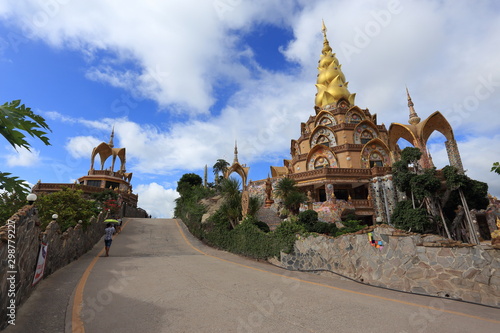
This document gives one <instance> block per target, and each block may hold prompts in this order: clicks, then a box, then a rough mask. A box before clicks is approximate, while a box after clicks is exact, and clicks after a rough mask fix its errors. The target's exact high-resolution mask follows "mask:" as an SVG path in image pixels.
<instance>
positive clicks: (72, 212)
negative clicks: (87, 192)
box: [35, 187, 99, 231]
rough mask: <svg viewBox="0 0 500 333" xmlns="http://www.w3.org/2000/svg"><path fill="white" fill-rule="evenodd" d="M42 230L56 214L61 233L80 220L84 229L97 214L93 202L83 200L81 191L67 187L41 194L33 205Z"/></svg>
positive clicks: (97, 211)
mask: <svg viewBox="0 0 500 333" xmlns="http://www.w3.org/2000/svg"><path fill="white" fill-rule="evenodd" d="M35 205H36V207H37V208H38V214H39V216H40V220H41V222H42V224H41V227H42V230H44V229H45V228H46V227H47V225H48V224H49V223H50V221H52V215H53V214H57V215H58V219H57V222H58V224H59V225H60V227H61V230H62V231H65V230H66V229H68V228H70V227H74V226H75V225H76V224H77V223H78V221H79V220H82V222H83V226H84V227H85V226H86V225H87V224H88V223H89V222H90V218H91V217H92V216H96V215H97V214H99V210H98V209H97V206H96V203H95V201H91V200H87V199H85V198H83V191H82V190H72V189H69V188H67V187H65V188H63V189H62V190H61V191H58V192H54V193H50V194H42V195H40V197H39V198H38V200H37V201H36V203H35Z"/></svg>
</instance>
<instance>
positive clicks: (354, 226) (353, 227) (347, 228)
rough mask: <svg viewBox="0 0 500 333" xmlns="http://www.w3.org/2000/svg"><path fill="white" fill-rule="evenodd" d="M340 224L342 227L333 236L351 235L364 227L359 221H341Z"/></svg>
mask: <svg viewBox="0 0 500 333" xmlns="http://www.w3.org/2000/svg"><path fill="white" fill-rule="evenodd" d="M342 224H343V225H344V227H343V228H340V229H338V231H337V233H336V234H335V236H340V235H345V234H352V233H354V232H356V231H359V230H361V229H363V228H364V227H365V226H364V225H362V224H361V221H359V220H347V221H342Z"/></svg>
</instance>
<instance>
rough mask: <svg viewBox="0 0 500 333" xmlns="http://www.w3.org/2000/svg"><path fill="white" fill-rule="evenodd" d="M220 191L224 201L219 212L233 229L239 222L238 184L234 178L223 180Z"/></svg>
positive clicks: (239, 201)
mask: <svg viewBox="0 0 500 333" xmlns="http://www.w3.org/2000/svg"><path fill="white" fill-rule="evenodd" d="M220 191H221V194H222V198H223V200H224V202H223V203H222V206H221V208H220V210H221V211H222V212H223V214H224V215H225V216H226V217H227V218H228V220H229V222H230V223H231V226H232V227H233V228H235V227H236V225H237V224H238V222H239V221H240V220H241V192H240V182H239V181H238V180H237V179H235V178H229V179H226V178H225V179H223V180H222V181H221V183H220Z"/></svg>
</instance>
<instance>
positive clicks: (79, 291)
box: [71, 220, 130, 333]
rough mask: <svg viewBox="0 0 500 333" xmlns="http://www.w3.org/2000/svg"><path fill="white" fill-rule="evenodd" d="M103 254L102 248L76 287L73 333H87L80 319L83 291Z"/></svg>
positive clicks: (72, 323)
mask: <svg viewBox="0 0 500 333" xmlns="http://www.w3.org/2000/svg"><path fill="white" fill-rule="evenodd" d="M128 221H130V220H127V222H125V224H123V226H122V228H121V231H123V229H124V228H125V226H126V225H127V223H128ZM117 235H118V234H115V236H114V237H113V238H115V237H116V236H117ZM103 253H104V248H102V249H101V251H99V253H98V254H97V255H96V256H95V257H94V259H92V261H91V262H90V264H89V265H88V267H87V269H86V270H85V272H83V275H82V277H81V279H80V281H79V282H78V285H77V286H76V290H75V298H74V299H73V311H72V313H71V331H72V332H73V333H85V327H84V325H83V322H82V318H81V317H80V313H81V311H82V305H83V289H84V288H85V284H86V283H87V279H88V278H89V275H90V272H91V271H92V268H94V265H95V263H96V262H97V260H98V259H99V257H100V256H101V255H102V254H103Z"/></svg>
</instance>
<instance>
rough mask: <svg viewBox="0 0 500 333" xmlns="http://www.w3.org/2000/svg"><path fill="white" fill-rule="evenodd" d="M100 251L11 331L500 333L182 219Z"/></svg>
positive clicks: (450, 306)
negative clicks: (199, 232) (208, 242)
mask: <svg viewBox="0 0 500 333" xmlns="http://www.w3.org/2000/svg"><path fill="white" fill-rule="evenodd" d="M101 248H102V244H101V243H99V244H98V245H97V246H96V247H95V248H94V249H93V250H92V251H91V252H89V253H88V254H86V255H85V256H83V257H82V258H81V259H79V260H77V261H76V262H73V263H71V264H70V265H68V266H67V267H65V268H63V269H61V270H60V271H58V272H56V273H54V274H53V275H52V276H50V277H48V278H47V279H45V280H44V281H42V282H41V283H40V284H39V287H38V288H37V290H36V291H35V292H34V294H33V295H32V297H31V298H30V299H29V300H28V301H27V303H26V304H25V305H23V307H22V308H21V309H19V311H18V317H17V321H16V326H10V327H8V328H7V329H6V330H5V332H6V333H16V332H24V333H28V332H66V333H69V332H88V333H89V332H90V333H94V332H105V333H112V332H120V333H127V332H273V333H279V332H287V333H290V332H369V331H377V332H379V331H380V332H400V333H403V332H454V333H457V332H500V310H499V309H494V308H489V307H483V306H478V305H472V304H468V303H461V302H455V301H450V300H443V299H437V298H430V297H423V296H416V295H409V294H404V293H397V292H393V291H388V290H384V289H379V288H373V287H369V286H365V285H361V284H358V283H354V282H352V281H348V280H345V279H341V278H338V277H335V276H319V275H315V274H308V273H300V272H288V271H285V270H282V269H280V268H278V267H274V266H272V265H269V264H268V263H265V262H256V261H253V260H248V259H245V258H241V257H238V256H235V255H232V254H229V253H226V252H222V251H217V250H214V249H211V248H209V247H206V246H204V245H203V244H201V243H200V242H199V241H198V240H196V239H195V238H193V237H192V236H191V235H189V234H188V233H187V232H186V229H185V227H184V226H183V225H182V223H178V222H176V221H175V220H167V219H128V220H126V224H125V227H124V229H123V231H122V233H120V234H119V235H118V236H117V237H115V239H114V241H113V245H112V247H111V251H110V257H99V256H98V255H99V251H100V250H101ZM100 254H101V255H102V252H101V253H100ZM89 265H91V266H92V265H93V266H92V269H89ZM83 287H84V288H83ZM75 300H76V302H75ZM80 300H82V303H83V304H82V303H80ZM73 303H76V304H77V306H73ZM78 304H82V306H81V309H80V311H79V309H78V308H79V307H78ZM80 324H81V325H82V326H80Z"/></svg>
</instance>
